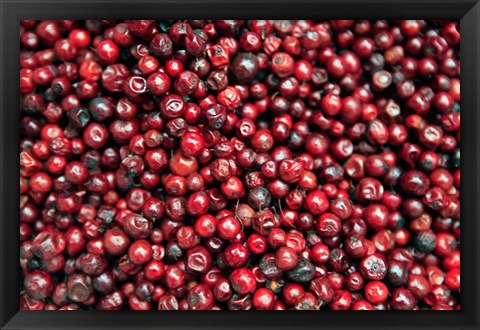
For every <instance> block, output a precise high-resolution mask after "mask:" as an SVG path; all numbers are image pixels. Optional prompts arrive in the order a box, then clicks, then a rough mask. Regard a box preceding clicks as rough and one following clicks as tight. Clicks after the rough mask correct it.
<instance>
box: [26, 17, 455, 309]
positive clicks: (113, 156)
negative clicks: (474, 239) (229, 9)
mask: <svg viewBox="0 0 480 330" xmlns="http://www.w3.org/2000/svg"><path fill="white" fill-rule="evenodd" d="M20 36H21V38H20V40H21V45H20V46H21V52H20V67H21V69H20V91H21V100H20V112H21V122H20V130H21V137H22V138H21V141H20V194H21V195H20V241H21V247H20V265H21V276H22V278H21V292H20V308H21V309H24V310H25V309H44V310H56V309H60V310H76V309H99V310H120V309H134V310H150V309H158V310H177V309H178V310H188V309H191V310H203V309H212V310H218V309H230V310H247V309H259V310H287V309H297V310H319V309H334V310H348V309H354V310H373V309H375V310H390V309H392V310H424V309H434V310H452V309H460V304H459V297H460V252H459V244H460V201H459V195H460V190H459V189H460V149H459V143H460V105H459V101H460V80H459V76H460V59H459V41H460V32H459V24H458V22H453V21H421V20H402V21H386V20H377V21H367V20H360V21H353V20H332V21H321V22H316V21H305V20H298V21H288V20H278V21H271V20H250V21H244V20H217V21H208V20H187V21H168V20H167V21H154V20H130V21H129V20H126V21H113V20H98V21H96V20H86V21H72V20H61V21H52V20H45V21H34V20H23V21H21V26H20Z"/></svg>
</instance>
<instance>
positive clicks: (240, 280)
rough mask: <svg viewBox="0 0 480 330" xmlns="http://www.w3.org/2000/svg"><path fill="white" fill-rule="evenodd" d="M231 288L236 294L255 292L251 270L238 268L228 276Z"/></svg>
mask: <svg viewBox="0 0 480 330" xmlns="http://www.w3.org/2000/svg"><path fill="white" fill-rule="evenodd" d="M230 282H231V283H232V288H233V289H234V290H235V292H237V293H238V294H242V295H243V294H247V293H249V292H252V291H254V290H255V286H256V281H255V277H254V275H253V273H252V271H251V270H249V269H247V268H238V269H236V270H234V271H233V272H232V274H231V275H230Z"/></svg>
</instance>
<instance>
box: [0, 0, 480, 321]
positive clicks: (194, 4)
mask: <svg viewBox="0 0 480 330" xmlns="http://www.w3.org/2000/svg"><path fill="white" fill-rule="evenodd" d="M0 12H1V16H0V24H1V46H2V50H1V55H0V67H1V74H0V79H1V80H0V83H1V86H0V87H1V88H0V99H1V106H2V107H1V109H0V125H1V132H0V134H1V143H0V169H1V171H0V197H1V198H0V212H1V219H0V235H1V236H0V285H1V287H0V326H1V329H6V330H7V329H8V330H14V329H100V328H102V329H103V328H105V329H107V328H109V329H197V328H198V329H247V328H248V329H279V328H285V329H286V328H290V329H293V328H311V329H314V328H315V329H320V328H322V329H345V328H352V329H361V328H365V329H367V328H370V329H388V328H391V329H426V328H429V329H465V330H466V329H479V327H480V326H479V324H480V323H479V315H480V310H479V296H480V295H479V285H478V282H479V279H480V273H479V267H480V263H479V255H480V254H479V243H478V241H479V238H480V235H479V228H480V226H479V224H478V222H479V220H480V217H479V207H480V201H479V187H480V175H479V170H480V159H479V157H480V136H479V134H480V133H479V132H480V122H479V120H480V115H479V110H480V96H479V95H480V94H479V91H480V72H479V69H480V3H479V2H478V0H418V1H413V0H393V1H388V0H369V1H355V0H327V1H319V0H316V1H309V0H295V1H293V0H277V1H266V0H261V1H254V0H245V1H239V0H232V1H220V0H198V1H194V0H177V1H174V0H168V1H154V0H138V1H134V0H117V1H107V0H100V1H94V0H83V1H81V0H69V1H65V0H63V1H62V0H37V1H33V0H0ZM106 18H111V19H133V18H135V19H138V18H143V19H147V18H149V19H153V18H154V19H160V18H185V19H187V18H196V19H198V18H209V19H215V18H222V19H226V18H257V19H268V18H272V19H273V18H275V19H279V18H285V19H295V18H298V19H328V18H336V19H339V18H341V19H373V18H382V19H383V18H385V19H387V18H388V19H447V18H448V19H460V21H461V66H462V70H461V72H462V73H461V89H462V90H461V94H462V98H461V106H462V118H461V125H462V139H461V150H462V165H461V167H462V180H461V187H462V188H461V189H462V194H461V212H462V219H463V224H462V227H463V228H462V234H461V235H462V248H461V255H462V263H461V273H462V283H461V292H462V294H461V311H452V312H443V311H421V312H415V311H408V312H407V311H405V312H393V311H392V312H383V311H377V312H371V313H367V312H353V311H344V312H335V311H322V312H284V313H276V312H273V311H262V312H256V311H248V312H230V311H217V312H214V311H209V312H200V311H195V312H191V311H184V312H167V311H162V312H158V311H149V312H133V311H117V312H111V313H109V312H100V311H82V312H71V313H68V312H62V311H38V312H19V311H18V306H19V294H18V292H19V278H20V276H19V274H20V269H19V264H18V252H17V251H18V249H19V238H18V226H19V208H18V196H19V185H18V182H19V177H18V176H19V169H18V167H19V162H18V154H19V153H18V143H17V142H16V141H19V132H18V129H17V126H18V125H17V123H18V120H19V111H18V100H19V99H20V94H19V76H18V70H19V59H18V58H19V56H18V53H19V47H18V45H19V33H18V27H19V20H20V19H106Z"/></svg>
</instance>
